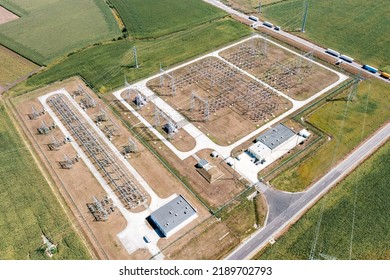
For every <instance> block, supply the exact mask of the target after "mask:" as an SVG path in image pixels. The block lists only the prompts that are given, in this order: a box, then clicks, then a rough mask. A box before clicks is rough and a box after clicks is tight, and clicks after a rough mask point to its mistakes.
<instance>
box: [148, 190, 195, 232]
mask: <svg viewBox="0 0 390 280" xmlns="http://www.w3.org/2000/svg"><path fill="white" fill-rule="evenodd" d="M196 217H198V214H197V213H196V209H195V208H194V207H192V206H191V204H190V203H189V202H188V201H187V200H186V199H185V198H184V197H183V196H182V195H179V196H177V197H176V198H174V199H172V200H171V201H170V202H168V203H167V204H165V205H163V206H161V207H160V208H158V209H157V210H156V211H154V212H153V213H152V214H151V215H150V217H149V218H150V220H151V221H152V222H153V223H154V224H155V225H156V226H157V228H158V229H159V230H160V231H161V233H162V234H163V235H164V237H169V236H171V235H173V234H174V233H176V232H177V231H179V230H180V229H182V228H183V227H184V226H186V225H187V224H189V223H190V222H192V221H193V220H195V218H196Z"/></svg>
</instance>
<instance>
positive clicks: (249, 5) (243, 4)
mask: <svg viewBox="0 0 390 280" xmlns="http://www.w3.org/2000/svg"><path fill="white" fill-rule="evenodd" d="M281 1H285V0H262V1H259V0H222V1H221V2H223V3H224V4H226V5H228V6H230V7H232V8H233V9H235V10H238V11H242V12H244V13H247V14H249V13H251V14H256V13H257V12H258V11H259V2H261V5H262V7H264V6H265V5H269V4H273V3H278V2H281Z"/></svg>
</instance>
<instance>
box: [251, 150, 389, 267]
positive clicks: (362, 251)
mask: <svg viewBox="0 0 390 280" xmlns="http://www.w3.org/2000/svg"><path fill="white" fill-rule="evenodd" d="M389 166H390V143H389V142H388V143H387V144H385V146H383V147H382V148H381V149H380V150H378V151H377V152H376V153H375V154H374V155H373V156H372V157H371V158H370V159H369V160H367V161H366V162H365V163H363V164H362V165H361V166H360V167H358V168H357V169H356V170H355V171H354V172H353V173H351V174H350V175H349V176H348V177H347V178H346V179H345V180H344V181H343V182H342V183H340V184H339V185H338V186H336V188H335V189H334V190H332V191H331V193H329V194H327V195H326V196H325V197H324V198H323V199H322V200H320V201H319V202H318V203H317V204H316V205H315V206H314V207H313V208H312V209H311V210H309V211H308V212H307V213H306V214H305V215H304V216H303V217H302V218H301V219H300V220H299V221H298V222H297V223H296V224H295V225H293V226H292V228H291V229H290V230H289V231H288V232H287V233H286V234H285V235H284V236H282V237H281V238H280V239H279V240H277V242H276V243H275V244H274V245H273V246H272V247H268V248H266V249H265V250H264V251H263V252H262V253H261V254H259V255H258V256H257V257H256V259H309V258H310V257H311V255H312V257H313V258H315V259H326V258H337V259H360V260H361V259H363V260H365V259H371V260H372V259H374V260H376V259H386V260H388V259H389V258H390V250H389V243H390V235H389V234H388V232H389V225H390V218H389V215H388V213H389V211H390V204H389V202H388V198H389V196H390V188H389V180H390V172H389ZM320 217H321V218H320ZM318 225H320V226H319V229H318ZM316 239H317V242H316V243H315V240H316ZM351 245H352V246H351ZM311 253H312V254H311Z"/></svg>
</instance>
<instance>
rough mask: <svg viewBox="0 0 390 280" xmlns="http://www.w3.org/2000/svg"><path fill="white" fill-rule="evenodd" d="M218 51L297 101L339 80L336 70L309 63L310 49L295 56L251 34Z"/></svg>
mask: <svg viewBox="0 0 390 280" xmlns="http://www.w3.org/2000/svg"><path fill="white" fill-rule="evenodd" d="M219 55H220V56H221V57H223V58H224V59H226V60H227V61H229V62H231V63H233V64H234V65H237V66H238V67H239V68H241V69H243V70H245V71H247V72H248V73H250V74H252V75H253V76H255V77H256V78H258V79H260V80H261V81H263V82H265V83H267V84H268V85H270V86H272V87H273V88H275V89H277V90H279V91H281V92H283V93H284V94H286V95H288V96H289V97H291V98H293V99H295V100H299V101H302V100H305V99H307V98H309V97H311V96H313V95H314V94H316V93H317V92H319V91H321V90H322V89H324V88H326V87H327V86H329V85H331V84H333V83H334V82H336V81H337V80H338V76H337V74H335V73H333V72H331V71H329V70H327V69H325V68H324V67H321V66H319V65H317V64H314V63H312V59H313V53H312V52H308V53H306V54H304V55H302V56H297V55H296V54H294V53H293V52H291V51H288V50H286V49H284V48H281V47H279V46H277V45H275V44H274V43H272V42H271V41H268V40H266V38H263V39H262V38H258V37H252V38H251V39H250V40H247V41H245V42H243V43H241V44H239V45H236V46H233V47H231V48H229V49H226V50H224V51H222V52H220V53H219Z"/></svg>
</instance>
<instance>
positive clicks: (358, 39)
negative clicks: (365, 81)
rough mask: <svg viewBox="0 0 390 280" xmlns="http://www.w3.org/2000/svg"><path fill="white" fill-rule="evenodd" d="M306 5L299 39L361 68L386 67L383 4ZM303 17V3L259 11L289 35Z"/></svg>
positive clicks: (348, 0)
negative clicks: (304, 22)
mask: <svg viewBox="0 0 390 280" xmlns="http://www.w3.org/2000/svg"><path fill="white" fill-rule="evenodd" d="M308 4H309V9H308V18H307V23H306V32H305V33H299V34H298V35H299V36H303V37H305V38H308V39H310V40H312V41H314V42H316V43H318V44H320V45H322V46H324V47H326V48H332V49H335V50H337V51H339V52H341V53H344V54H346V55H348V56H351V57H353V58H354V59H355V60H357V61H360V62H361V63H363V64H370V65H373V66H374V67H378V68H383V67H386V66H389V65H390V54H389V51H388V46H389V45H390V37H389V36H385V28H384V27H385V26H389V24H390V21H389V16H388V15H389V14H390V6H389V5H388V3H387V1H385V0H380V1H364V0H344V1H338V0H328V1H315V0H309V1H308ZM345 11H348V13H346V12H345ZM303 13H304V1H303V0H288V1H283V2H280V3H277V4H274V5H269V6H264V8H263V9H262V16H263V17H265V18H266V19H267V20H270V21H271V22H273V23H274V24H277V25H280V26H281V27H282V28H283V29H284V30H290V31H294V30H300V28H301V25H302V19H303ZM373 19H375V20H373Z"/></svg>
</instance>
